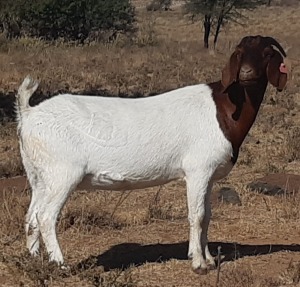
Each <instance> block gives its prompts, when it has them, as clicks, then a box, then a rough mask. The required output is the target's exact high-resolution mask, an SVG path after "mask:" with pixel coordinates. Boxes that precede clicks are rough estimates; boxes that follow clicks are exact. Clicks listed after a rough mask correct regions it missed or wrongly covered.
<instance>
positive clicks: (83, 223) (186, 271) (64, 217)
mask: <svg viewBox="0 0 300 287" xmlns="http://www.w3.org/2000/svg"><path fill="white" fill-rule="evenodd" d="M299 13H300V8H299V7H295V6H294V7H292V8H289V7H288V8H286V9H281V8H280V7H271V8H261V9H260V11H259V12H257V11H256V12H255V13H249V14H248V18H249V19H248V23H247V25H246V26H245V27H241V26H233V25H229V26H227V27H226V29H225V30H224V31H223V32H222V34H221V38H220V41H219V43H218V47H217V50H216V51H211V50H209V51H205V50H203V49H202V41H201V40H202V39H201V38H202V36H201V35H202V34H201V27H200V24H199V23H194V24H192V23H190V22H189V20H188V19H186V18H185V17H183V15H182V14H181V13H180V11H179V10H178V9H175V10H174V11H171V12H157V13H156V12H155V13H147V12H145V11H144V10H140V12H139V19H140V20H139V23H140V26H141V30H140V32H139V33H140V34H138V35H137V37H136V38H135V39H134V42H133V43H132V42H131V43H128V41H127V40H126V39H122V38H119V39H118V40H117V42H116V43H114V44H112V45H101V44H95V43H93V44H92V45H90V46H85V47H74V46H67V45H65V44H61V43H57V44H56V45H55V46H53V45H52V46H51V45H49V44H47V43H43V42H41V41H37V40H32V39H21V40H19V41H13V42H7V41H6V40H5V39H3V38H1V37H0V61H1V63H2V65H1V67H0V72H1V79H0V87H1V90H2V91H4V92H8V91H13V90H15V89H16V88H17V86H18V84H19V83H20V81H21V80H22V79H23V77H24V76H25V75H26V74H28V73H31V74H33V75H37V76H38V77H39V78H40V79H41V80H42V86H41V88H40V91H42V92H44V93H46V92H51V93H53V92H55V91H58V90H70V91H73V92H78V91H80V90H95V89H96V90H98V89H107V90H108V91H109V92H111V93H113V94H118V93H119V92H121V93H126V94H129V95H133V94H134V93H137V92H139V93H142V94H144V95H147V94H150V93H159V92H162V91H165V90H170V89H173V88H177V87H180V86H184V85H188V84H193V83H198V82H207V81H214V80H217V79H219V78H220V69H221V68H222V67H223V65H224V64H225V62H226V59H227V58H228V55H229V54H230V52H231V51H232V49H233V47H234V45H235V44H236V43H237V42H238V41H239V40H240V39H241V37H243V36H244V35H247V34H263V35H271V36H274V37H276V38H278V39H279V41H280V42H281V43H283V46H284V47H285V48H289V51H288V54H289V57H290V62H291V64H292V73H291V75H290V79H289V85H288V88H287V90H286V91H284V92H283V93H277V92H276V91H275V89H274V88H272V87H269V88H268V90H267V94H266V98H265V100H264V103H263V106H262V109H261V111H260V113H259V115H258V118H257V121H256V123H255V124H254V126H253V128H252V129H251V131H250V133H249V135H248V136H247V138H246V141H245V143H244V144H243V146H242V149H241V153H240V158H239V160H238V163H237V165H236V166H235V168H234V169H233V171H232V173H231V175H230V176H229V177H227V178H226V179H224V180H222V181H220V182H219V183H218V184H217V185H216V187H215V188H219V187H221V186H223V185H226V186H227V185H230V186H232V187H234V188H235V189H236V190H237V191H238V193H239V195H240V197H241V202H242V205H241V206H228V205H226V204H224V203H219V204H216V203H213V217H212V221H211V225H210V229H209V239H210V241H211V242H212V244H211V249H212V252H213V253H214V254H216V248H217V246H218V245H221V246H222V255H223V256H225V258H227V260H233V262H228V261H226V262H224V263H223V264H222V266H221V274H220V282H219V287H229V286H233V287H236V286H245V287H250V286H253V287H262V286H267V287H272V286H273V287H274V286H285V285H287V284H290V285H288V286H296V284H299V264H298V263H297V262H300V249H299V247H297V246H296V247H295V246H294V245H293V244H297V243H298V244H299V238H300V233H299V220H300V210H299V196H300V195H299V194H294V195H290V196H282V197H268V196H263V195H259V194H256V193H253V192H250V191H249V190H248V189H247V188H246V186H247V183H249V182H250V181H252V180H253V179H255V178H256V177H258V176H263V175H265V174H268V173H277V172H286V173H299V168H300V161H299V140H300V138H299V128H298V127H299V125H300V116H299V112H298V111H299V107H300V104H299V103H300V92H299V86H300V62H299V60H297V59H299V57H300V50H299V49H298V47H299V44H300V40H299V37H298V34H297V33H298V30H299ZM278 17H280V19H281V22H282V23H285V25H277V24H278ZM287 26H288V27H289V30H288V31H287V30H286V27H287ZM0 138H1V141H0V177H1V176H12V175H18V174H22V173H23V168H22V165H21V161H20V156H19V150H18V142H17V138H16V126H15V124H14V123H8V124H5V125H4V126H1V127H0ZM1 196H2V197H1V198H0V254H3V255H2V256H0V285H1V286H2V285H3V286H143V287H144V286H176V287H179V286H184V287H187V286H195V285H196V286H216V284H215V283H216V272H211V273H209V274H208V275H207V276H204V277H200V278H199V277H198V276H197V275H195V274H193V273H192V272H191V269H190V262H189V261H188V260H187V258H186V251H187V240H188V222H187V209H186V193H185V185H184V184H183V182H181V181H179V182H175V183H170V184H168V185H166V186H165V187H157V188H149V189H147V190H140V191H132V192H129V191H127V192H102V191H96V192H93V193H88V192H86V191H77V192H75V193H74V194H72V195H71V197H70V198H69V200H68V202H67V204H66V206H65V208H64V210H63V212H62V214H61V216H60V220H59V223H58V237H59V240H60V242H61V245H62V249H63V252H64V254H65V258H66V261H67V262H68V264H70V266H71V269H70V271H60V270H58V269H57V268H53V266H52V265H51V264H49V263H48V262H47V256H46V255H41V256H40V257H38V258H36V259H32V258H29V257H28V255H27V254H26V251H25V236H24V230H23V229H24V227H23V223H24V216H25V212H26V209H27V207H28V203H29V192H28V191H27V190H24V191H23V192H21V193H20V192H17V191H15V190H12V189H5V190H4V191H3V192H2V193H1ZM236 242H238V244H237V243H236ZM228 258H229V259H228ZM292 259H293V262H294V263H291V260H292ZM79 263H80V264H79ZM5 284H6V285H5ZM293 284H294V285H293Z"/></svg>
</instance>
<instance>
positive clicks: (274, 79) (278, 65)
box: [267, 51, 288, 91]
mask: <svg viewBox="0 0 300 287" xmlns="http://www.w3.org/2000/svg"><path fill="white" fill-rule="evenodd" d="M274 52H275V54H274V56H273V57H272V58H271V60H270V62H269V64H268V67H267V76H268V80H269V82H270V83H271V84H272V85H273V86H274V87H276V88H277V90H278V91H282V90H283V89H284V87H285V86H286V83H287V74H288V71H287V67H286V65H285V64H284V62H283V58H282V56H281V55H280V53H279V52H277V51H274Z"/></svg>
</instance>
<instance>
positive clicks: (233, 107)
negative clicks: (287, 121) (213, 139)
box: [209, 81, 267, 163]
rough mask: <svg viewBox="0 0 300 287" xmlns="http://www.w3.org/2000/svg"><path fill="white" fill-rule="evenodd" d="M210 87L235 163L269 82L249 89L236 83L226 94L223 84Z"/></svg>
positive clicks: (218, 83) (217, 83)
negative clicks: (230, 144)
mask: <svg viewBox="0 0 300 287" xmlns="http://www.w3.org/2000/svg"><path fill="white" fill-rule="evenodd" d="M209 86H210V87H211V88H212V90H213V99H214V101H215V103H216V106H217V117H218V121H219V123H220V127H221V129H222V130H223V132H224V135H225V136H226V137H227V139H228V140H230V142H231V143H232V147H233V157H232V162H233V163H235V162H236V160H237V157H238V152H239V148H240V146H241V144H242V143H243V141H244V139H245V137H246V135H247V134H248V132H249V130H250V128H251V126H252V125H253V123H254V121H255V119H256V116H257V113H258V110H259V107H260V105H261V103H262V100H263V97H264V93H265V90H266V87H267V81H263V82H261V83H259V84H257V85H255V86H249V87H243V86H241V85H240V84H239V83H234V84H232V85H231V86H230V87H229V88H228V89H227V90H226V92H223V89H224V88H223V86H222V84H221V82H216V83H212V84H210V85H209Z"/></svg>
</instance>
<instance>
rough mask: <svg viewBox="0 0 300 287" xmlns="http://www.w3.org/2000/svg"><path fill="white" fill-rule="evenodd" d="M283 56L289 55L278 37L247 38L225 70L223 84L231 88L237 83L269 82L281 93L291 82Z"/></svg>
mask: <svg viewBox="0 0 300 287" xmlns="http://www.w3.org/2000/svg"><path fill="white" fill-rule="evenodd" d="M273 46H274V47H276V48H277V49H278V50H279V52H280V53H279V52H278V51H277V50H275V49H274V48H273ZM283 56H284V57H286V53H285V52H284V50H283V48H282V47H281V45H280V44H279V43H278V42H277V41H276V40H275V39H274V38H271V37H262V36H248V37H244V38H243V39H242V40H241V42H240V44H239V45H238V46H237V47H236V49H235V51H234V52H233V54H232V55H231V57H230V59H229V62H228V64H227V65H226V66H225V68H224V69H223V71H222V84H223V86H224V87H225V89H227V88H228V87H229V86H230V85H231V84H232V83H233V82H239V83H240V84H241V85H242V86H251V85H256V84H257V83H259V82H266V81H267V80H268V81H269V82H270V83H271V84H272V85H273V86H275V87H276V88H277V89H278V90H279V91H281V90H282V89H283V88H284V87H285V85H286V82H287V69H286V67H285V65H284V63H283Z"/></svg>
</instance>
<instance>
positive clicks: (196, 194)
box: [186, 172, 214, 274]
mask: <svg viewBox="0 0 300 287" xmlns="http://www.w3.org/2000/svg"><path fill="white" fill-rule="evenodd" d="M209 180H210V178H208V177H207V176H205V175H202V176H201V175H200V174H199V173H196V172H195V173H193V174H191V175H189V176H187V177H186V183H187V200H188V210H189V222H190V244H189V254H188V256H189V257H190V258H192V268H193V270H194V271H195V272H196V273H199V274H206V273H207V269H208V266H209V267H211V265H213V264H214V263H213V257H212V256H211V255H210V253H209V250H208V245H207V230H208V224H209V219H210V203H209V196H210V189H211V184H210V182H209ZM206 260H207V261H208V262H207V261H206Z"/></svg>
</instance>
